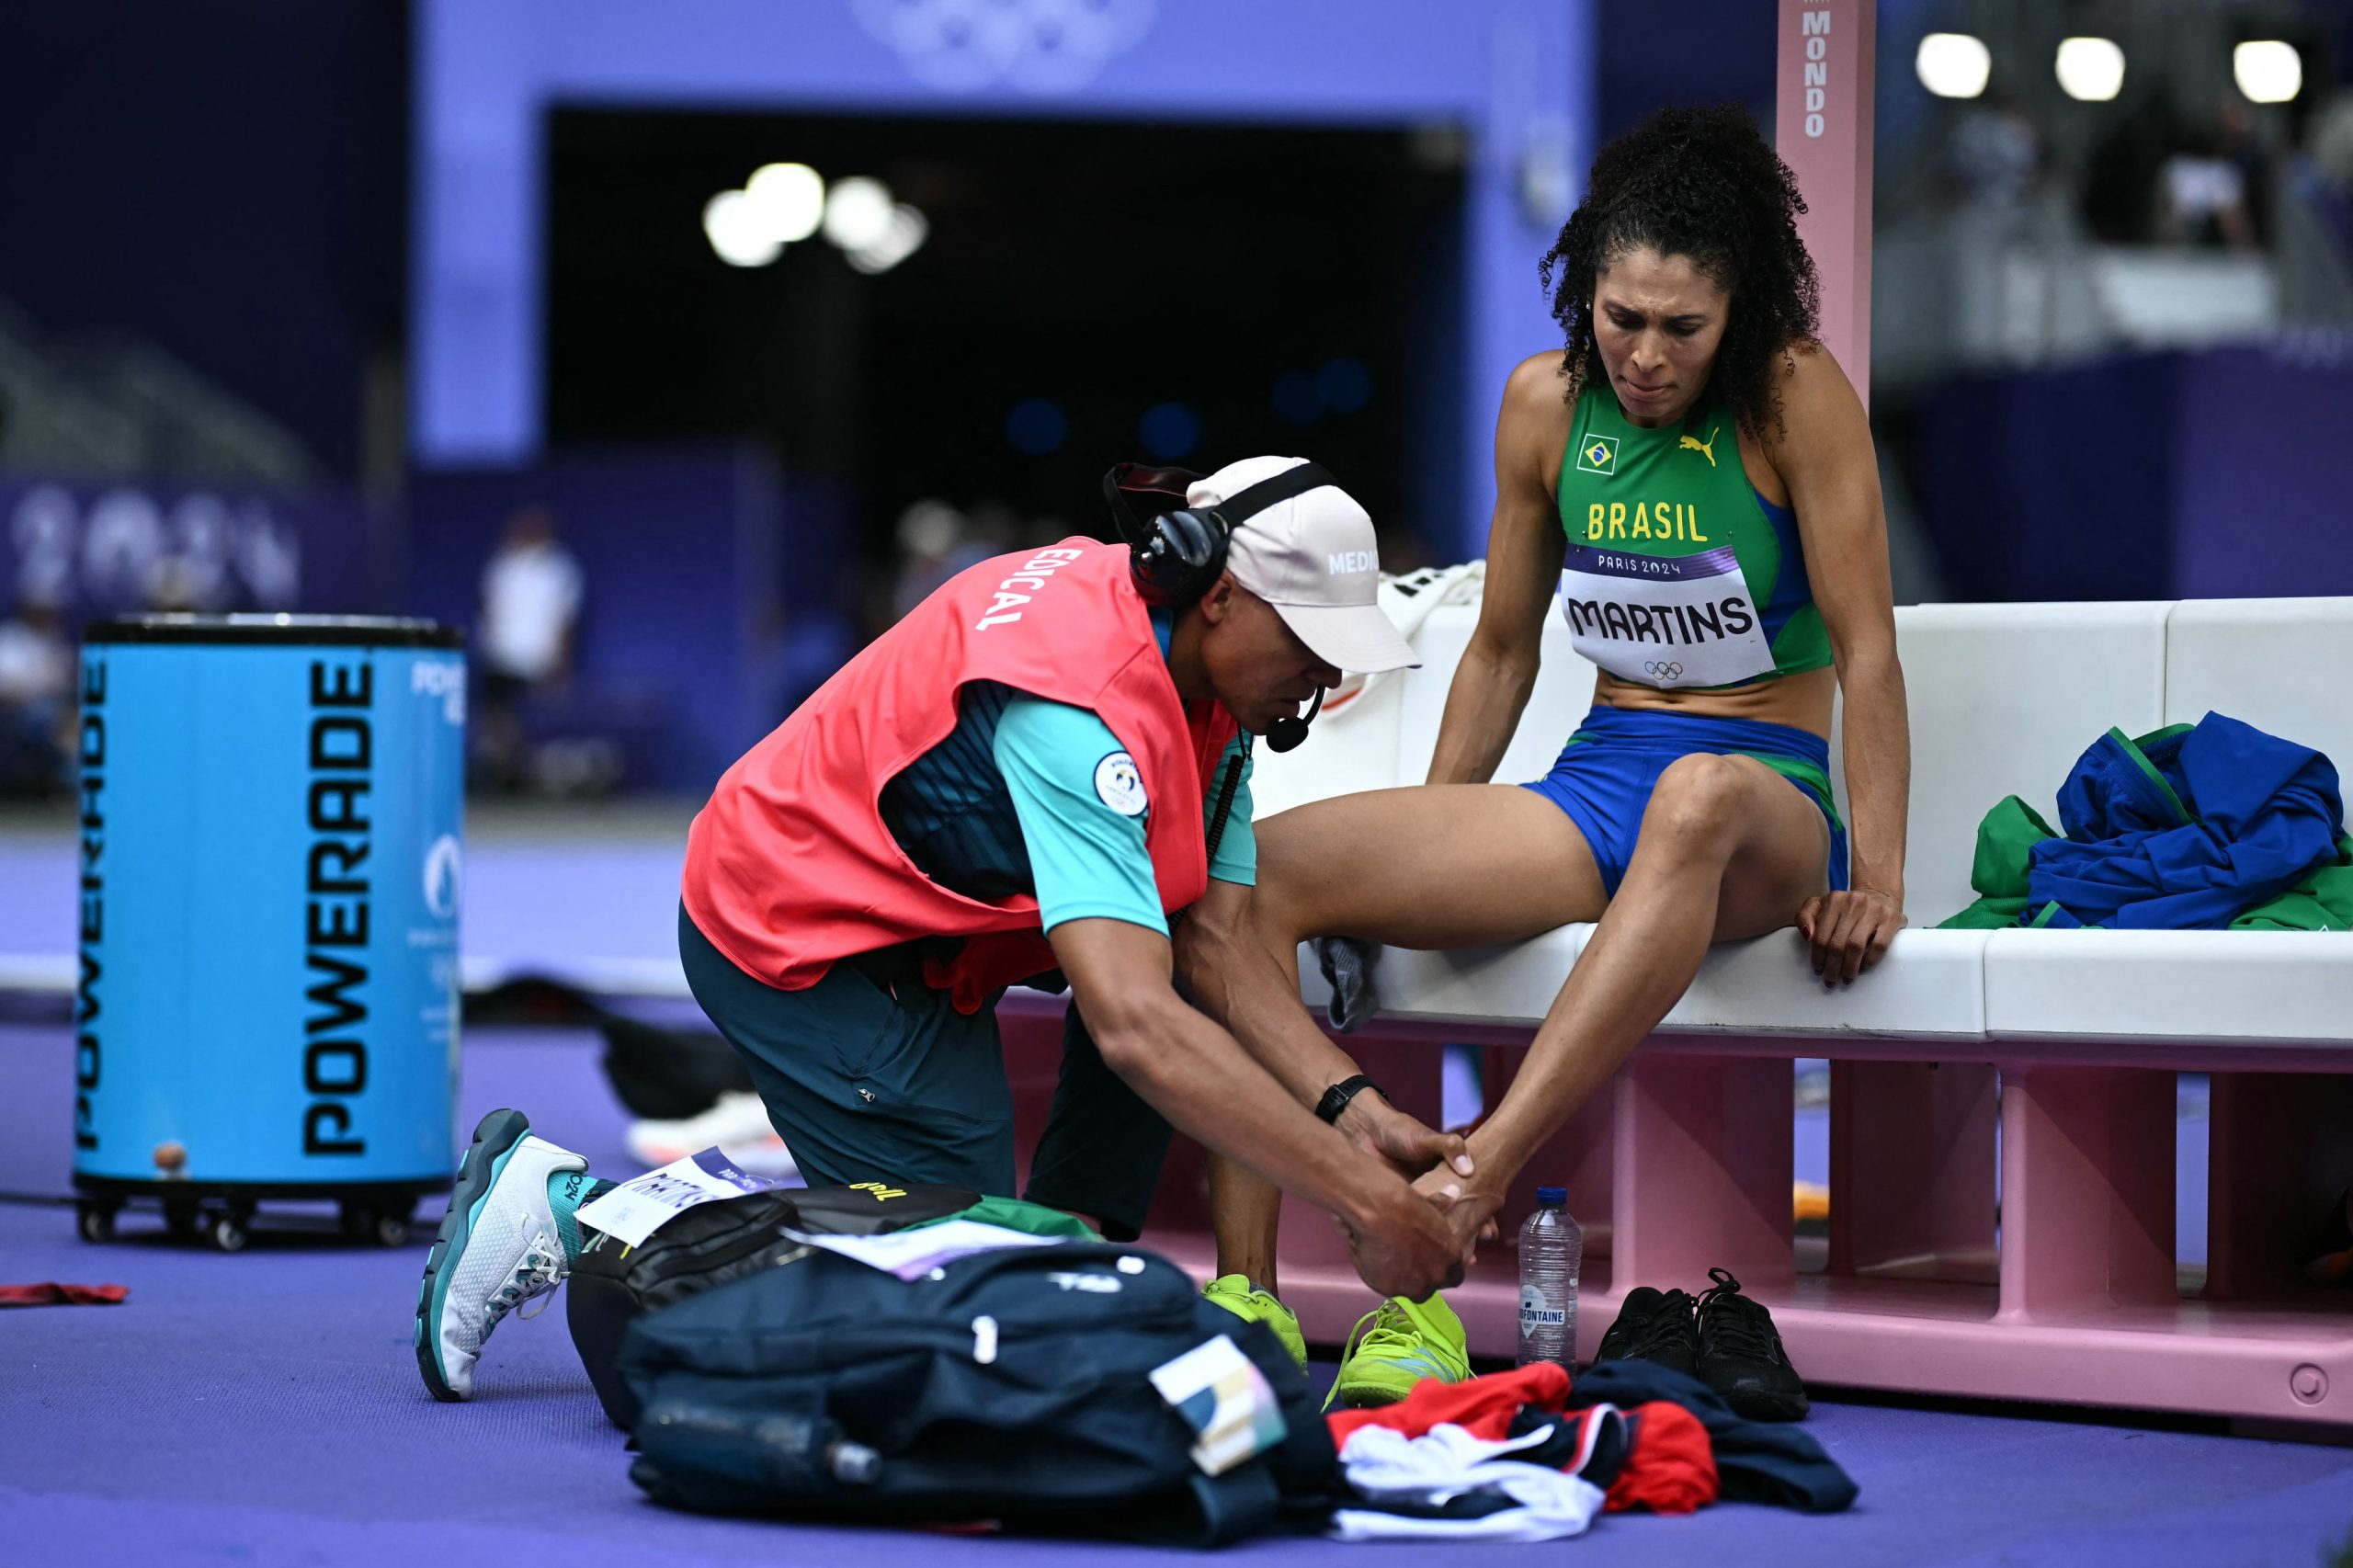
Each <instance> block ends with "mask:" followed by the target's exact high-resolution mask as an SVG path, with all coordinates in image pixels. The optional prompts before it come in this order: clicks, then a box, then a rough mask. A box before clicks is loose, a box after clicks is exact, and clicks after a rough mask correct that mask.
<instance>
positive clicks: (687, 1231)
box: [564, 1182, 980, 1428]
mask: <svg viewBox="0 0 2353 1568" xmlns="http://www.w3.org/2000/svg"><path fill="white" fill-rule="evenodd" d="M979 1201H980V1194H978V1193H976V1192H973V1191H972V1189H970V1188H969V1187H931V1186H924V1185H920V1184H912V1183H911V1184H907V1185H904V1186H891V1185H888V1184H885V1183H882V1182H869V1183H867V1184H866V1185H865V1186H863V1187H803V1188H798V1189H791V1190H785V1191H778V1192H759V1193H753V1194H750V1195H748V1196H746V1197H743V1198H731V1199H725V1200H724V1201H722V1202H716V1203H702V1204H698V1205H697V1206H695V1207H694V1208H692V1209H689V1210H687V1211H686V1212H685V1213H683V1214H680V1215H679V1216H677V1217H676V1219H674V1220H672V1221H669V1222H668V1223H666V1224H665V1225H664V1226H663V1227H662V1228H661V1229H660V1230H658V1231H656V1232H654V1233H653V1234H652V1235H650V1236H648V1237H646V1238H645V1240H644V1241H643V1242H642V1244H639V1245H637V1246H633V1247H632V1246H625V1245H623V1244H621V1242H620V1239H619V1238H617V1237H614V1236H608V1235H607V1234H606V1233H604V1232H602V1231H599V1230H596V1229H594V1228H593V1227H589V1228H585V1229H584V1231H583V1235H584V1237H585V1241H586V1244H585V1246H584V1247H582V1249H581V1252H580V1256H579V1257H578V1259H577V1260H575V1261H574V1264H573V1266H572V1274H571V1278H570V1280H569V1283H568V1285H567V1287H566V1291H565V1301H564V1321H565V1322H566V1323H567V1324H569V1325H570V1327H571V1329H572V1343H573V1346H574V1348H575V1349H576V1350H578V1351H579V1352H580V1364H581V1366H583V1367H584V1368H585V1369H587V1372H588V1381H589V1382H590V1383H592V1384H594V1385H595V1386H596V1390H597V1399H598V1400H600V1401H602V1402H603V1403H604V1406H605V1414H606V1415H608V1416H609V1417H610V1418H611V1419H612V1423H613V1425H614V1426H620V1427H623V1428H627V1427H630V1426H634V1425H636V1423H637V1398H636V1396H635V1395H634V1394H632V1393H631V1392H630V1391H629V1387H628V1385H627V1384H626V1383H624V1382H623V1381H621V1377H620V1371H619V1369H617V1367H616V1366H615V1362H616V1361H617V1360H618V1358H620V1348H621V1337H622V1335H625V1334H627V1333H628V1332H629V1325H630V1324H631V1323H634V1322H635V1321H636V1320H637V1319H638V1318H639V1317H641V1316H642V1315H643V1314H644V1313H646V1312H654V1311H655V1310H657V1309H659V1308H662V1307H666V1306H670V1305H673V1304H674V1303H676V1302H678V1301H685V1300H686V1299H687V1298H688V1297H689V1296H694V1295H699V1294H700V1293H701V1292H702V1291H705V1290H710V1288H711V1287H712V1286H714V1285H724V1284H725V1283H727V1282H728V1281H729V1280H731V1279H740V1278H744V1277H745V1275H747V1274H757V1273H760V1272H762V1271H763V1270H766V1269H770V1268H775V1267H779V1266H780V1265H783V1264H787V1263H791V1262H794V1261H796V1260H797V1259H799V1258H801V1256H803V1255H805V1254H806V1253H807V1252H808V1251H809V1248H808V1247H807V1246H805V1245H804V1244H801V1243H800V1242H797V1241H794V1240H793V1239H792V1238H791V1237H790V1236H789V1235H787V1234H785V1233H786V1231H787V1230H797V1231H801V1232H803V1233H810V1232H813V1233H817V1234H820V1235H836V1236H870V1235H879V1234H881V1233H883V1232H886V1231H898V1230H904V1229H905V1228H906V1227H907V1226H909V1225H920V1224H922V1223H923V1222H924V1221H926V1220H938V1219H944V1218H945V1217H947V1216H948V1215H950V1214H954V1213H958V1212H960V1211H961V1210H966V1209H969V1208H971V1207H972V1205H973V1204H975V1203H977V1202H979Z"/></svg>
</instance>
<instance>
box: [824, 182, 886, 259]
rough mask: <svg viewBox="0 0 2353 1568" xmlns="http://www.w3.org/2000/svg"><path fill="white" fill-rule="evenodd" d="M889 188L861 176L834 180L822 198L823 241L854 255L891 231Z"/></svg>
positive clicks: (878, 241) (877, 241) (879, 242)
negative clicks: (829, 241)
mask: <svg viewBox="0 0 2353 1568" xmlns="http://www.w3.org/2000/svg"><path fill="white" fill-rule="evenodd" d="M891 212H892V200H891V187H889V186H886V185H884V184H883V183H882V182H881V180H879V179H868V178H866V177H865V176H862V175H857V176H851V177H850V178H848V179H846V180H841V181H837V182H836V183H835V186H834V188H833V189H832V190H830V191H828V192H827V193H826V195H825V238H827V239H829V240H831V241H833V242H834V244H837V245H839V246H841V248H842V249H844V250H846V251H848V252H850V253H852V254H853V255H855V254H856V253H857V252H858V251H862V250H866V249H868V248H869V247H870V246H873V245H876V244H881V241H882V238H883V236H884V235H886V234H888V233H890V232H891Z"/></svg>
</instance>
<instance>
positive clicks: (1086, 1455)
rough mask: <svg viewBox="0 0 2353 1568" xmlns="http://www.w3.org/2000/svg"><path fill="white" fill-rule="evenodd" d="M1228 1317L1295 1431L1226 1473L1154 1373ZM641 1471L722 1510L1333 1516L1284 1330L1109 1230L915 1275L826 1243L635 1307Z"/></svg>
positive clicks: (1091, 1518) (1027, 1526)
mask: <svg viewBox="0 0 2353 1568" xmlns="http://www.w3.org/2000/svg"><path fill="white" fill-rule="evenodd" d="M1217 1335H1226V1336H1228V1337H1230V1338H1231V1339H1232V1340H1233V1343H1234V1345H1235V1346H1237V1347H1238V1348H1239V1349H1240V1350H1241V1351H1242V1353H1243V1354H1244V1355H1245V1356H1246V1357H1247V1358H1249V1359H1250V1361H1251V1362H1252V1363H1253V1364H1254V1365H1256V1368H1257V1369H1258V1371H1259V1373H1260V1374H1261V1375H1262V1376H1263V1377H1264V1378H1265V1379H1266V1381H1267V1385H1268V1387H1269V1388H1270V1389H1272V1390H1273V1391H1274V1392H1275V1395H1276V1397H1277V1400H1278V1402H1279V1406H1280V1409H1281V1413H1282V1416H1283V1420H1284V1423H1285V1425H1286V1426H1287V1428H1288V1435H1287V1437H1285V1438H1284V1439H1283V1441H1281V1442H1280V1443H1279V1444H1278V1445H1276V1446H1275V1447H1274V1448H1272V1449H1268V1450H1267V1452H1265V1453H1263V1454H1260V1455H1258V1456H1257V1457H1256V1458H1255V1459H1252V1460H1247V1461H1245V1462H1244V1463H1243V1464H1241V1465H1239V1466H1237V1467H1236V1468H1234V1469H1232V1470H1229V1471H1226V1472H1225V1474H1223V1475H1222V1476H1218V1477H1215V1478H1211V1477H1210V1476H1208V1475H1205V1474H1203V1473H1202V1471H1200V1469H1199V1467H1198V1466H1197V1465H1196V1464H1195V1463H1194V1461H1193V1460H1192V1457H1191V1449H1192V1446H1193V1443H1194V1441H1195V1433H1194V1431H1193V1429H1192V1427H1191V1426H1188V1424H1187V1422H1186V1421H1185V1419H1184V1418H1183V1417H1181V1416H1179V1415H1177V1414H1176V1412H1175V1411H1174V1410H1172V1409H1170V1408H1169V1406H1168V1405H1167V1404H1166V1403H1164V1402H1163V1400H1162V1398H1161V1396H1160V1393H1159V1391H1158V1390H1157V1389H1155V1388H1154V1385H1153V1383H1152V1381H1151V1373H1152V1372H1153V1370H1154V1369H1155V1368H1158V1367H1160V1366H1163V1365H1164V1364H1165V1363H1167V1362H1169V1361H1171V1360H1174V1359H1175V1358H1177V1357H1178V1356H1181V1355H1183V1354H1185V1353H1186V1352H1187V1351H1189V1350H1192V1349H1194V1348H1196V1347H1197V1346H1200V1345H1202V1344H1204V1343H1205V1342H1207V1341H1209V1340H1211V1339H1212V1338H1214V1337H1215V1336H1217ZM620 1370H621V1375H622V1377H623V1379H624V1380H626V1381H627V1382H628V1384H629V1387H630V1390H631V1392H632V1393H634V1394H635V1395H636V1397H637V1399H638V1401H639V1403H640V1404H641V1407H642V1415H640V1417H639V1419H638V1421H637V1424H636V1426H635V1427H634V1435H635V1437H636V1439H637V1446H638V1449H639V1450H640V1457H639V1459H638V1460H637V1462H636V1464H635V1465H634V1467H633V1468H632V1469H631V1472H630V1473H631V1479H633V1480H634V1481H635V1482H636V1483H638V1484H639V1485H640V1486H642V1487H643V1488H644V1489H645V1491H646V1492H647V1493H648V1494H651V1495H652V1496H653V1497H654V1498H655V1499H656V1500H657V1501H659V1502H663V1503H666V1504H669V1505H672V1506H678V1507H686V1508H693V1509H697V1510H701V1511H706V1512H721V1513H756V1514H772V1515H781V1516H786V1517H793V1518H801V1519H822V1520H836V1521H858V1522H865V1523H887V1524H898V1525H908V1524H926V1523H930V1524H949V1523H954V1524H963V1523H971V1522H975V1521H990V1522H994V1523H996V1524H999V1525H1001V1526H1003V1527H1005V1528H1012V1529H1021V1530H1031V1531H1046V1532H1053V1533H1063V1534H1084V1535H1095V1536H1116V1537H1122V1538H1127V1539H1134V1540H1159V1541H1173V1542H1183V1543H1186V1544H1190V1545H1197V1546H1210V1545H1222V1544H1223V1543H1225V1542H1228V1541H1232V1540H1241V1539H1243V1538H1245V1537H1246V1536H1251V1535H1256V1534H1262V1533H1265V1532H1267V1531H1269V1530H1276V1529H1283V1528H1321V1526H1322V1524H1323V1522H1324V1519H1325V1518H1326V1517H1328V1515H1329V1512H1330V1508H1331V1504H1332V1498H1333V1492H1334V1488H1335V1487H1336V1483H1337V1481H1338V1464H1337V1460H1336V1458H1335V1456H1334V1452H1333V1448H1332V1440H1331V1437H1330V1434H1329V1433H1328V1431H1327V1430H1326V1429H1325V1427H1324V1421H1323V1418H1322V1416H1321V1415H1320V1414H1319V1413H1318V1412H1317V1410H1316V1406H1315V1401H1314V1399H1313V1395H1312V1394H1311V1392H1309V1388H1308V1384H1307V1380H1306V1379H1305V1378H1304V1377H1303V1376H1302V1374H1301V1372H1300V1369H1299V1367H1298V1364H1297V1363H1296V1362H1294V1361H1292V1360H1291V1359H1290V1356H1289V1355H1288V1354H1286V1353H1285V1352H1284V1350H1283V1348H1282V1346H1281V1345H1280V1344H1279V1342H1278V1341H1277V1340H1276V1338H1275V1336H1274V1335H1273V1334H1272V1333H1271V1332H1270V1331H1268V1330H1267V1328H1265V1327H1264V1326H1263V1325H1261V1324H1251V1323H1245V1322H1244V1321H1243V1320H1242V1319H1240V1318H1237V1317H1235V1316H1234V1315H1233V1314H1232V1313H1231V1312H1226V1311H1225V1310H1224V1309H1223V1308H1221V1307H1219V1306H1216V1305H1214V1304H1213V1303H1211V1302H1209V1301H1204V1300H1203V1299H1202V1298H1201V1295H1200V1292H1199V1290H1198V1289H1197V1288H1196V1287H1195V1285H1194V1283H1193V1281H1192V1279H1191V1278H1189V1277H1188V1276H1187V1275H1186V1273H1185V1272H1184V1271H1183V1270H1182V1269H1180V1268H1178V1267H1176V1265H1174V1264H1172V1263H1170V1262H1168V1261H1167V1260H1165V1258H1161V1257H1158V1256H1154V1255H1153V1254H1150V1253H1144V1252H1138V1251H1136V1250H1134V1249H1133V1248H1130V1247H1122V1246H1116V1245H1112V1244H1107V1243H1088V1242H1065V1243H1060V1244H1053V1245H1050V1246H1034V1247H1017V1248H1009V1249H1006V1250H1003V1251H996V1252H987V1253H981V1254H977V1255H974V1256H969V1257H964V1258H960V1259H957V1260H955V1261H953V1262H950V1263H949V1264H947V1265H945V1266H944V1267H939V1268H936V1269H933V1270H932V1271H930V1273H929V1274H928V1275H926V1276H924V1277H920V1278H916V1279H915V1280H912V1281H903V1280H901V1279H898V1278H895V1277H893V1276H892V1275H889V1274H886V1273H884V1272H882V1271H881V1270H880V1269H875V1268H870V1267H867V1266H866V1265H864V1264H860V1263H856V1262H853V1261H851V1260H849V1259H847V1258H843V1257H839V1256H835V1255H833V1254H830V1253H819V1254H817V1255H816V1256H811V1257H807V1258H804V1259H802V1260H801V1261H800V1262H798V1263H796V1264H794V1265H793V1266H792V1267H786V1268H771V1269H769V1270H767V1271H766V1272H765V1273H760V1274H756V1275H753V1276H751V1277H748V1278H741V1279H738V1280H735V1281H734V1282H733V1283H732V1284H727V1285H722V1286H720V1287H718V1288H717V1289H714V1290H708V1291H705V1292H703V1293H702V1294H700V1295H699V1296H696V1297H694V1298H693V1299H691V1300H689V1301H682V1302H680V1303H678V1304H677V1305H676V1306H673V1307H670V1308H667V1309H665V1310H664V1311H661V1312H653V1313H649V1314H648V1315H646V1316H645V1317H643V1318H641V1319H639V1320H638V1321H637V1322H636V1323H635V1324H632V1325H631V1328H630V1331H629V1335H628V1338H627V1341H626V1343H625V1344H624V1345H623V1346H622V1350H621V1357H620Z"/></svg>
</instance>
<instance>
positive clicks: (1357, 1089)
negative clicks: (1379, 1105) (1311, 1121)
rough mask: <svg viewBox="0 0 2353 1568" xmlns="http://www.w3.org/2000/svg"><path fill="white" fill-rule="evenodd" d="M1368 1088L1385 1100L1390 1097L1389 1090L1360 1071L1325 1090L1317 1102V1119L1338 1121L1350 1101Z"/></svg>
mask: <svg viewBox="0 0 2353 1568" xmlns="http://www.w3.org/2000/svg"><path fill="white" fill-rule="evenodd" d="M1366 1089H1370V1090H1371V1091H1372V1092H1373V1093H1374V1094H1376V1095H1379V1096H1381V1098H1382V1099H1384V1100H1385V1099H1388V1098H1389V1091H1388V1090H1386V1089H1384V1088H1382V1087H1381V1085H1378V1084H1376V1083H1374V1082H1373V1081H1372V1080H1371V1079H1370V1078H1368V1077H1366V1076H1365V1075H1364V1074H1361V1073H1359V1074H1357V1075H1356V1076H1355V1077H1353V1078H1343V1079H1341V1080H1340V1081H1339V1082H1338V1083H1336V1084H1335V1085H1332V1086H1331V1087H1330V1088H1328V1089H1326V1090H1324V1097H1323V1098H1322V1099H1320V1100H1317V1101H1316V1102H1315V1115H1316V1117H1317V1119H1320V1120H1322V1121H1324V1122H1326V1123H1336V1122H1338V1120H1339V1119H1340V1113H1341V1112H1342V1111H1344V1110H1346V1109H1347V1108H1348V1102H1349V1101H1350V1100H1352V1099H1354V1098H1356V1097H1357V1096H1358V1095H1359V1094H1361V1093H1362V1092H1363V1091H1365V1090H1366ZM1392 1103H1394V1102H1392Z"/></svg>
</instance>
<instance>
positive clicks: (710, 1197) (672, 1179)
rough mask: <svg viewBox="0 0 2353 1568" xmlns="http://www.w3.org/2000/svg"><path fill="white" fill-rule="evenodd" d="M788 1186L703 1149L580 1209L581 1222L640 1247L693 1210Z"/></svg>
mask: <svg viewBox="0 0 2353 1568" xmlns="http://www.w3.org/2000/svg"><path fill="white" fill-rule="evenodd" d="M784 1185H785V1184H784V1183H782V1182H780V1181H770V1180H768V1178H767V1177H766V1176H753V1175H751V1174H750V1173H749V1172H747V1171H745V1170H744V1169H743V1168H742V1167H741V1166H739V1165H736V1164H735V1163H734V1162H733V1160H730V1159H729V1158H728V1157H727V1156H726V1155H724V1154H722V1153H720V1152H719V1151H718V1150H716V1149H705V1150H703V1151H701V1152H700V1153H694V1154H688V1156H687V1157H686V1158H685V1159H683V1160H673V1161H671V1162H670V1163H669V1164H668V1165H664V1166H663V1167H662V1168H661V1169H660V1170H658V1171H648V1172H646V1173H645V1174H644V1175H643V1176H631V1177H630V1179H629V1180H627V1181H625V1182H623V1183H621V1184H620V1186H619V1187H615V1188H613V1190H612V1191H610V1192H608V1193H607V1194H605V1195H604V1196H603V1197H602V1198H598V1199H593V1200H592V1201H590V1202H587V1203H584V1204H582V1205H581V1206H580V1213H579V1220H580V1222H581V1223H582V1224H584V1225H593V1226H595V1227H596V1228H597V1230H600V1231H602V1232H604V1233H606V1234H607V1235H608V1236H614V1237H618V1238H619V1239H620V1241H621V1242H623V1243H624V1244H628V1245H630V1246H642V1245H643V1244H645V1238H646V1237H648V1236H650V1235H652V1234H653V1233H654V1232H656V1231H658V1230H660V1229H661V1228H662V1227H663V1226H665V1225H666V1224H668V1223H669V1222H670V1221H673V1220H675V1219H676V1218H677V1217H678V1216H679V1215H681V1214H683V1213H685V1212H686V1211H687V1210H689V1209H693V1208H697V1207H699V1206H700V1205H702V1204H705V1203H714V1202H719V1201H721V1200H723V1199H730V1198H743V1197H745V1196H746V1195H748V1194H750V1193H755V1192H766V1191H767V1190H769V1189H770V1188H771V1187H782V1186H784Z"/></svg>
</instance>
